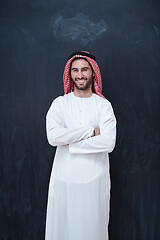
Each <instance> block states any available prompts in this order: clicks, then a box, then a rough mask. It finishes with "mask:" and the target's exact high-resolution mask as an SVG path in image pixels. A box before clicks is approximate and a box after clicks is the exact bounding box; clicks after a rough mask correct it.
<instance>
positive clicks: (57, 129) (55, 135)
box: [46, 97, 94, 146]
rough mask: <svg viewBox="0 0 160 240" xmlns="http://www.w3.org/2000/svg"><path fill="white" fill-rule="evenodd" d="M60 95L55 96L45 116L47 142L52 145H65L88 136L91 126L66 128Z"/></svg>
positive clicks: (91, 131) (91, 130)
mask: <svg viewBox="0 0 160 240" xmlns="http://www.w3.org/2000/svg"><path fill="white" fill-rule="evenodd" d="M62 104H63V102H62V97H58V98H56V99H55V100H54V101H53V103H52V105H51V107H50V109H49V110H48V113H47V116H46V131H47V138H48V142H49V144H50V145H52V146H59V145H67V144H71V143H75V142H77V141H80V140H82V139H86V138H88V137H90V136H91V135H92V133H93V130H94V128H93V127H84V126H83V127H78V128H66V127H65V126H64V121H63V109H62V107H63V106H62Z"/></svg>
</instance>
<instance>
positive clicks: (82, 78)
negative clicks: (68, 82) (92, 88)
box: [75, 77, 87, 80]
mask: <svg viewBox="0 0 160 240" xmlns="http://www.w3.org/2000/svg"><path fill="white" fill-rule="evenodd" d="M75 80H87V78H86V77H81V78H79V77H77V78H75Z"/></svg>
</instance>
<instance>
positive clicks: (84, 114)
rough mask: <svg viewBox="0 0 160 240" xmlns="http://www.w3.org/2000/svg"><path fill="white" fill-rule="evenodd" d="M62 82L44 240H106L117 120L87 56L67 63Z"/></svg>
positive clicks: (51, 138)
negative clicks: (111, 157)
mask: <svg viewBox="0 0 160 240" xmlns="http://www.w3.org/2000/svg"><path fill="white" fill-rule="evenodd" d="M63 81H64V95H63V96H59V97H57V98H56V99H55V100H54V101H53V103H52V104H51V106H50V108H49V110H48V113H47V116H46V129H47V138H48V142H49V144H50V145H51V146H57V149H56V153H55V157H54V163H53V168H52V172H51V177H50V183H49V192H48V204H47V217H46V234H45V240H108V221H109V199H110V174H109V156H108V154H109V153H110V152H112V151H113V149H114V146H115V140H116V119H115V115H114V112H113V109H112V105H111V103H110V102H109V101H108V100H107V99H106V98H105V97H104V96H103V95H102V80H101V74H100V70H99V67H98V64H97V62H96V58H95V57H94V56H93V55H92V54H90V53H89V52H85V51H80V52H75V53H73V54H72V55H71V56H70V57H69V58H68V61H67V63H66V66H65V69H64V75H63Z"/></svg>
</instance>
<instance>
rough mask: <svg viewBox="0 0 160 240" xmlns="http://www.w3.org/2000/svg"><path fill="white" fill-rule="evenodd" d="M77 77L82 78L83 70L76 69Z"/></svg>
mask: <svg viewBox="0 0 160 240" xmlns="http://www.w3.org/2000/svg"><path fill="white" fill-rule="evenodd" d="M77 78H79V79H81V78H83V72H82V71H78V75H77Z"/></svg>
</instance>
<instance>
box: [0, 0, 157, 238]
mask: <svg viewBox="0 0 160 240" xmlns="http://www.w3.org/2000/svg"><path fill="white" fill-rule="evenodd" d="M0 34H1V37H0V46H1V48H0V49H1V50H0V51H1V52H0V56H1V60H0V219H1V220H0V221H1V223H0V239H1V240H44V231H45V217H46V204H47V193H48V182H49V177H50V172H51V167H52V162H53V155H54V151H55V149H54V148H52V147H51V146H49V144H48V142H47V139H46V132H45V116H46V112H47V111H48V108H49V106H50V104H51V102H52V100H53V99H54V98H56V97H57V96H59V95H62V94H63V82H62V76H63V70H64V66H65V63H66V59H67V57H68V56H69V55H70V54H71V53H72V52H73V51H77V50H88V51H90V52H92V53H93V54H95V56H96V58H97V62H98V64H99V66H100V69H101V73H102V79H103V94H104V95H105V96H106V98H107V99H108V100H109V101H111V103H112V105H113V108H114V111H115V115H116V117H117V121H118V128H117V130H118V135H117V143H116V148H115V150H114V152H113V153H112V154H111V156H110V163H111V179H112V189H111V212H110V224H109V234H110V240H159V239H160V208H159V201H160V185H159V183H160V120H159V117H160V90H159V89H160V2H159V1H156V0H139V1H138V0H98V1H91V0H81V1H76V0H66V1H64V0H61V1H58V0H54V1H53V0H52V1H51V0H46V1H42V0H21V1H20V0H14V1H13V0H12V1H11V0H8V1H5V0H4V1H1V2H0ZM62 231H63V229H62ZM55 240H56V239H55ZM75 240H76V239H75ZM89 240H91V239H89Z"/></svg>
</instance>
